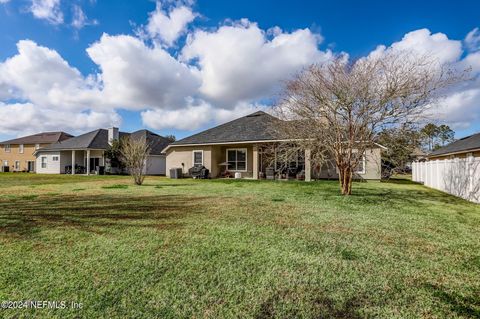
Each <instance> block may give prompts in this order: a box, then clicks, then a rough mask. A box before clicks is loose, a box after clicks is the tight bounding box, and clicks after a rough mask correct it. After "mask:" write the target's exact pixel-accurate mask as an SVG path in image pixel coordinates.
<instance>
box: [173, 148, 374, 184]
mask: <svg viewBox="0 0 480 319" xmlns="http://www.w3.org/2000/svg"><path fill="white" fill-rule="evenodd" d="M253 146H254V145H253V144H228V145H203V146H178V147H172V148H170V149H169V150H168V151H167V158H166V173H167V175H168V172H169V170H170V169H171V168H182V163H183V164H184V166H183V173H184V174H187V173H188V169H189V168H191V167H192V166H193V151H194V150H195V151H197V150H202V151H203V165H204V166H205V167H206V168H208V169H209V170H210V176H211V177H212V178H217V177H220V173H221V172H222V170H223V168H222V167H221V166H219V164H220V163H223V162H226V161H227V149H235V148H241V149H246V150H247V169H246V171H241V172H240V173H241V174H242V177H246V178H252V177H253ZM365 155H366V156H365V173H362V174H356V175H355V177H356V178H357V179H364V180H379V179H381V177H382V170H381V149H380V148H375V149H370V150H367V152H366V154H365ZM312 170H313V174H312V176H313V177H314V178H338V174H337V172H336V169H335V168H334V167H330V168H329V169H327V167H322V168H321V169H320V170H319V169H318V168H315V167H313V168H312ZM229 171H230V172H233V173H234V172H236V171H234V170H231V169H229Z"/></svg>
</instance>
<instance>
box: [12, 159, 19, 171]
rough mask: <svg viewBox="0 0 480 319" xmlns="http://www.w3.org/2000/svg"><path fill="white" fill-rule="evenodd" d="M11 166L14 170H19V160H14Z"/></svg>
mask: <svg viewBox="0 0 480 319" xmlns="http://www.w3.org/2000/svg"><path fill="white" fill-rule="evenodd" d="M13 165H14V166H13V168H14V169H15V170H16V171H19V170H20V161H15V162H14V163H13Z"/></svg>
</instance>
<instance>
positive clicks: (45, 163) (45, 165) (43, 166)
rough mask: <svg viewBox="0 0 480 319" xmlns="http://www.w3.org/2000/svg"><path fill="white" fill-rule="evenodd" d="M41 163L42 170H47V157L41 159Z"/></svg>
mask: <svg viewBox="0 0 480 319" xmlns="http://www.w3.org/2000/svg"><path fill="white" fill-rule="evenodd" d="M41 163H42V168H47V157H46V156H42V157H41Z"/></svg>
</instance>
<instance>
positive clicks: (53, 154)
mask: <svg viewBox="0 0 480 319" xmlns="http://www.w3.org/2000/svg"><path fill="white" fill-rule="evenodd" d="M125 136H130V137H131V138H134V139H137V138H138V139H140V138H145V139H146V141H147V143H148V144H149V145H150V155H149V156H148V158H147V163H146V174H147V175H165V154H164V153H162V150H163V149H164V148H165V147H166V146H167V145H168V144H169V143H170V141H169V140H168V139H166V138H165V137H162V136H160V135H158V134H155V133H153V132H150V131H148V130H139V131H136V132H133V133H125V132H119V130H118V128H116V127H112V128H109V129H98V130H95V131H92V132H88V133H85V134H82V135H79V136H77V137H73V138H70V139H68V140H64V141H61V142H58V143H54V144H51V145H50V146H48V147H45V148H41V149H39V150H37V151H36V152H35V156H36V162H37V173H39V174H65V173H70V174H75V173H78V172H79V171H81V172H82V173H85V174H87V175H89V174H92V173H96V172H97V170H98V169H99V168H100V167H105V164H106V162H107V161H106V158H105V151H106V150H107V149H108V148H109V147H110V145H111V143H112V141H113V140H118V139H121V138H122V137H125ZM72 164H73V165H72ZM76 167H80V169H75V168H76Z"/></svg>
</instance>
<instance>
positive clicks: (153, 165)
mask: <svg viewBox="0 0 480 319" xmlns="http://www.w3.org/2000/svg"><path fill="white" fill-rule="evenodd" d="M165 167H166V163H165V155H150V156H149V157H148V159H147V167H146V174H147V175H165V172H166V170H165Z"/></svg>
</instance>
